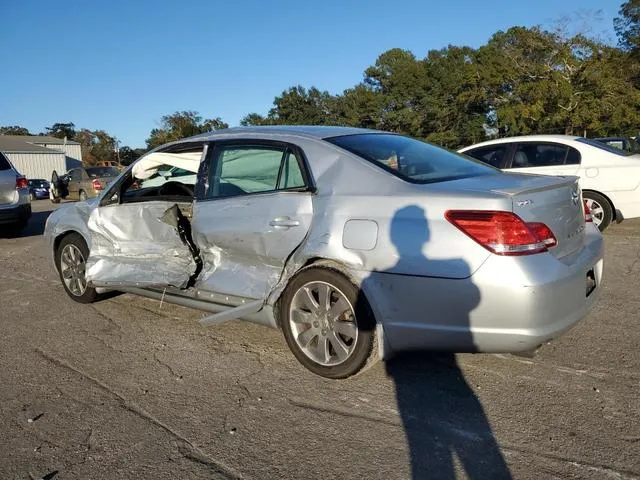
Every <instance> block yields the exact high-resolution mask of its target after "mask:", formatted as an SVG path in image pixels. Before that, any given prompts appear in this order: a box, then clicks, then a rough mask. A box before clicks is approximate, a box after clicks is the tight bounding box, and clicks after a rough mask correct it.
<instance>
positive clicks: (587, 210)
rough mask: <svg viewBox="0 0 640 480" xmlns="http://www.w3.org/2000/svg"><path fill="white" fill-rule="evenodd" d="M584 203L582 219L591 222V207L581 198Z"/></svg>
mask: <svg viewBox="0 0 640 480" xmlns="http://www.w3.org/2000/svg"><path fill="white" fill-rule="evenodd" d="M583 205H584V221H585V222H593V217H592V216H591V209H590V208H589V204H588V203H587V201H586V200H583Z"/></svg>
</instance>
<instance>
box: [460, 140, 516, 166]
mask: <svg viewBox="0 0 640 480" xmlns="http://www.w3.org/2000/svg"><path fill="white" fill-rule="evenodd" d="M509 146H510V144H507V143H505V144H500V145H491V146H489V147H481V148H476V149H474V150H470V151H468V152H464V153H465V154H466V155H469V156H470V157H473V158H475V159H476V160H480V161H481V162H482V163H486V164H487V165H491V166H492V167H496V168H502V166H503V165H504V161H505V159H506V155H507V153H508V151H509Z"/></svg>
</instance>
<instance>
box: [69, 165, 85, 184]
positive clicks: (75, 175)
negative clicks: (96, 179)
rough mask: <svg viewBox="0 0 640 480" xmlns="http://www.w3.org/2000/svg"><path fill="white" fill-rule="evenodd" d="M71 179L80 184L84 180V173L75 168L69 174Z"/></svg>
mask: <svg viewBox="0 0 640 480" xmlns="http://www.w3.org/2000/svg"><path fill="white" fill-rule="evenodd" d="M69 178H70V179H71V180H73V181H75V182H78V181H80V180H82V172H81V171H80V170H79V169H77V168H74V169H73V170H71V171H70V172H69Z"/></svg>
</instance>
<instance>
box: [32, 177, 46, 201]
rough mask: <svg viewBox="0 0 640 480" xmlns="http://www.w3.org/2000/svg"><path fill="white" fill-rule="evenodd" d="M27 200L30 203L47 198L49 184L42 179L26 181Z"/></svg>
mask: <svg viewBox="0 0 640 480" xmlns="http://www.w3.org/2000/svg"><path fill="white" fill-rule="evenodd" d="M27 184H28V185H29V198H30V199H31V201H34V200H39V199H41V198H49V182H47V181H46V180H43V179H32V180H28V181H27Z"/></svg>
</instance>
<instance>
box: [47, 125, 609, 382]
mask: <svg viewBox="0 0 640 480" xmlns="http://www.w3.org/2000/svg"><path fill="white" fill-rule="evenodd" d="M588 217H589V212H588V211H585V206H584V204H583V200H582V194H581V191H580V189H579V187H578V183H577V178H575V177H545V176H537V175H525V174H509V173H503V172H501V171H499V170H497V169H494V168H492V167H490V166H487V165H483V164H481V163H480V162H477V161H475V160H473V159H470V158H468V157H465V156H463V155H460V154H456V153H453V152H449V151H446V150H444V149H441V148H438V147H435V146H433V145H430V144H427V143H424V142H421V141H417V140H413V139H409V138H406V137H403V136H400V135H395V134H391V133H386V132H379V131H372V130H363V129H354V128H340V127H252V128H237V129H229V130H220V131H217V132H212V133H207V134H204V135H200V136H196V137H192V138H188V139H184V140H180V141H178V142H175V143H171V144H168V145H165V146H163V147H160V148H158V149H156V150H154V151H152V152H150V153H148V154H146V155H145V156H143V157H142V158H141V159H139V160H138V161H137V162H136V163H135V164H134V165H132V166H131V167H129V168H128V169H127V170H126V171H124V172H123V173H122V174H121V175H120V176H119V177H118V178H117V179H116V180H115V181H114V182H113V183H112V184H111V185H110V186H109V187H108V188H106V189H105V191H104V192H102V194H101V195H100V196H99V197H97V198H96V199H92V200H90V201H87V202H78V203H74V204H68V205H64V206H62V207H61V208H59V209H58V210H56V211H55V212H54V213H53V214H51V216H50V217H49V219H48V221H47V225H46V229H45V236H46V238H47V239H48V242H49V243H48V244H49V248H50V251H51V255H52V258H53V260H54V264H55V268H56V269H57V271H58V272H59V274H60V278H61V281H62V285H63V286H64V288H65V290H66V292H67V293H68V295H69V296H70V297H71V298H72V299H73V300H75V301H78V302H82V303H88V302H93V301H95V300H98V299H99V298H100V296H101V295H102V294H103V292H105V291H108V290H117V291H124V292H130V293H134V294H138V295H143V296H146V297H151V298H157V299H162V300H163V301H165V302H172V303H176V304H180V305H185V306H188V307H193V308H197V309H201V310H203V311H204V312H207V313H206V314H204V317H203V318H202V320H201V323H202V324H204V325H213V324H217V323H220V322H224V321H228V320H232V319H236V318H240V319H245V320H249V321H254V322H258V323H262V324H265V325H268V326H271V327H275V328H280V329H282V331H283V334H284V337H285V340H286V341H287V343H288V345H289V347H290V348H291V351H292V352H293V354H294V355H295V356H296V358H297V359H298V360H299V361H300V363H302V364H303V365H304V366H305V367H307V368H308V369H309V370H311V371H313V372H315V373H317V374H319V375H322V376H325V377H329V378H344V377H348V376H350V375H353V374H355V373H357V372H358V371H360V370H362V369H363V368H365V367H366V366H368V365H371V364H372V363H373V362H374V361H375V360H376V359H378V358H388V357H389V356H391V355H393V354H394V353H397V352H401V351H407V350H448V351H456V352H518V351H525V350H531V349H533V348H535V347H537V346H538V345H540V344H541V343H543V342H545V341H546V340H548V339H550V338H552V337H554V336H556V335H558V334H560V333H561V332H563V331H565V330H567V329H568V328H569V327H571V326H572V325H573V324H574V323H576V322H577V321H578V320H580V319H581V318H582V317H584V316H585V315H586V314H587V313H588V312H589V310H590V309H591V308H593V306H594V305H595V303H596V301H597V298H598V295H599V291H600V283H601V279H602V267H603V241H602V237H601V235H600V233H599V232H598V229H597V228H595V227H594V226H593V224H592V223H591V222H589V218H588Z"/></svg>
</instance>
